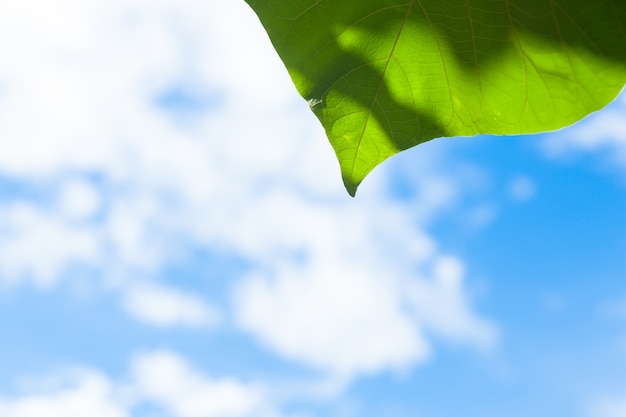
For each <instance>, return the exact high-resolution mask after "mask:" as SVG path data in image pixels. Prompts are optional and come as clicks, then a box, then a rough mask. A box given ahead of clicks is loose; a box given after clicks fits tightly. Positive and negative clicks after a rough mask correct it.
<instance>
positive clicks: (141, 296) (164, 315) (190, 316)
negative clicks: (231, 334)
mask: <svg viewBox="0 0 626 417" xmlns="http://www.w3.org/2000/svg"><path fill="white" fill-rule="evenodd" d="M125 291H126V292H125V295H124V307H125V308H126V310H127V311H128V312H129V313H130V314H131V315H132V316H134V317H135V318H137V319H139V320H142V321H144V322H146V323H149V324H153V325H155V326H163V327H167V326H175V325H183V326H190V327H206V326H214V325H216V324H217V323H218V321H219V317H218V313H217V311H216V310H215V309H214V308H213V307H211V306H209V305H208V304H207V303H206V302H205V301H204V300H203V299H201V298H200V297H197V296H195V295H193V294H186V293H184V292H182V291H179V290H177V289H174V288H166V287H161V286H157V285H154V284H143V285H141V284H140V285H135V286H131V287H130V288H127V289H126V290H125Z"/></svg>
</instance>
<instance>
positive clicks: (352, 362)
mask: <svg viewBox="0 0 626 417" xmlns="http://www.w3.org/2000/svg"><path fill="white" fill-rule="evenodd" d="M0 57H1V61H0V145H1V148H0V416H2V417H44V416H46V417H84V416H91V417H131V416H132V417H226V416H228V417H248V416H260V417H265V416H267V417H287V416H293V417H295V416H298V417H305V416H306V417H313V416H330V417H334V416H336V417H352V416H355V417H356V416H359V417H360V416H363V417H367V416H377V417H384V416H419V417H453V416H461V415H468V416H473V415H476V416H482V417H490V416H493V417H496V416H498V417H501V416H508V417H516V416H529V415H532V416H534V417H543V416H545V417H548V416H549V417H553V416H555V415H568V416H580V417H624V416H626V378H624V377H623V375H626V280H625V279H624V278H625V277H624V276H625V273H626V256H625V255H624V254H626V216H624V213H626V96H624V95H622V96H621V97H620V98H618V99H617V100H616V101H615V102H614V103H613V104H611V105H610V106H609V107H607V108H606V109H604V110H602V111H601V112H598V113H596V114H594V115H592V116H591V117H589V118H587V119H586V120H584V121H583V122H581V123H579V124H577V125H575V126H573V127H570V128H568V129H564V130H562V131H559V132H556V133H551V134H545V135H537V136H529V137H510V138H497V137H480V138H474V139H445V140H437V141H433V142H430V143H428V144H425V145H421V146H419V147H417V148H415V149H412V150H410V151H408V152H405V153H404V154H402V155H399V156H397V157H394V158H392V159H391V160H390V161H388V162H387V163H385V164H384V165H383V166H381V167H380V168H378V169H376V170H375V171H374V173H372V175H371V176H370V177H368V178H367V179H366V181H365V182H364V183H363V185H362V186H361V188H360V190H359V193H358V195H357V197H356V198H355V199H353V198H350V197H349V196H348V195H347V193H346V192H345V190H344V189H343V187H342V185H341V181H340V175H339V169H338V166H337V163H336V161H335V158H334V155H333V152H332V150H331V148H330V146H329V145H328V143H327V140H326V138H325V137H324V133H323V131H322V129H321V127H320V126H319V124H318V122H317V121H316V120H315V118H314V116H313V115H312V114H311V113H310V111H309V109H308V106H307V104H306V102H304V101H303V100H302V99H301V98H300V97H299V96H298V95H297V94H296V92H295V90H294V88H293V86H292V85H291V83H290V80H289V78H288V76H287V73H286V71H285V70H284V68H283V66H282V64H281V63H280V61H279V60H278V58H277V57H276V55H275V53H274V52H273V50H272V49H271V46H270V44H269V41H268V40H267V38H266V36H265V34H264V33H263V31H262V28H261V27H260V25H259V23H258V22H257V20H256V18H255V16H254V15H253V13H252V12H251V11H250V10H249V9H248V7H247V6H246V4H245V3H244V2H243V1H235V0H209V1H193V0H177V1H173V0H159V1H146V0H135V1H132V2H128V1H122V0H107V1H104V0H92V1H87V2H85V1H79V0H56V1H53V2H45V1H37V0H22V1H19V2H8V1H0Z"/></svg>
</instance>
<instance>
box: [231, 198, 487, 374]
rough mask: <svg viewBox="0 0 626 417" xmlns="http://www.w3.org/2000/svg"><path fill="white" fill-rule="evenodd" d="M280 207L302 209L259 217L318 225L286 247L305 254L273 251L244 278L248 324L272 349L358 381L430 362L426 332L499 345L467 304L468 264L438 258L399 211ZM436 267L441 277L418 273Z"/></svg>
mask: <svg viewBox="0 0 626 417" xmlns="http://www.w3.org/2000/svg"><path fill="white" fill-rule="evenodd" d="M276 198H281V200H282V199H284V197H276ZM281 206H282V207H297V210H295V211H294V212H293V213H285V212H282V211H273V212H272V211H270V210H263V211H261V212H260V213H257V214H258V215H259V216H261V217H262V218H264V219H265V220H266V221H269V224H272V225H278V226H279V227H280V229H281V230H283V231H288V230H289V227H290V225H292V224H297V223H299V222H302V221H304V222H306V223H308V224H309V225H311V227H309V228H306V229H304V230H305V231H306V232H305V233H308V234H309V235H308V236H307V235H306V234H304V233H302V232H301V234H300V236H299V239H301V241H299V240H293V238H294V237H298V235H295V236H294V235H293V234H290V237H291V240H289V241H288V244H286V245H285V247H287V248H292V250H298V249H303V251H304V253H305V254H306V256H305V257H304V259H299V258H298V257H292V258H289V257H287V256H284V255H283V256H282V257H280V256H279V255H276V254H268V255H267V256H273V257H274V259H275V261H274V263H273V265H272V266H271V267H270V269H269V270H268V271H265V273H259V272H256V273H254V274H253V275H252V276H250V277H248V278H247V279H245V280H244V281H243V282H242V284H241V285H240V286H239V288H238V291H237V292H236V296H235V305H236V311H237V315H238V321H239V323H240V325H241V326H242V327H243V328H244V329H247V330H249V331H251V332H252V333H253V334H256V335H257V336H258V337H259V338H260V339H261V340H262V341H263V342H264V343H265V344H266V345H267V346H270V347H271V348H273V349H275V350H277V351H278V352H279V353H281V354H283V355H285V356H286V357H288V358H291V359H294V360H298V361H301V362H303V363H305V364H308V365H310V366H313V367H318V368H321V369H323V370H327V371H329V372H331V373H332V374H335V375H338V376H341V377H343V378H346V379H350V378H351V377H354V376H356V375H358V374H361V373H371V372H378V371H381V370H383V369H386V368H390V367H391V368H396V369H403V368H406V367H408V366H411V365H413V364H415V363H419V362H423V361H424V360H426V359H427V358H428V356H429V352H430V350H431V344H430V343H429V342H428V341H427V340H426V336H425V330H428V331H434V332H437V333H439V334H441V335H444V336H445V337H447V338H452V339H454V340H458V341H461V342H466V343H471V344H476V345H479V346H481V347H488V346H492V345H493V342H494V340H495V332H494V329H493V328H492V326H491V325H490V324H488V323H487V322H485V321H484V320H482V319H480V318H478V317H477V316H476V315H475V314H473V313H472V311H471V309H470V307H469V303H468V299H467V296H466V295H465V294H464V289H463V284H462V278H463V273H462V271H461V266H460V262H459V261H458V260H456V259H454V258H450V257H440V256H439V255H438V254H437V251H436V248H435V246H434V243H433V241H432V240H431V239H430V238H428V237H427V236H426V235H424V234H422V233H420V232H419V231H418V230H415V229H412V228H407V227H406V226H405V225H406V224H410V223H411V219H410V217H408V216H407V213H405V212H403V211H402V210H400V209H399V207H394V206H393V205H391V204H388V203H385V204H378V203H371V204H368V205H363V206H361V207H360V208H359V209H355V208H353V207H342V206H334V207H333V208H332V209H326V208H324V207H321V208H320V207H315V206H314V205H311V204H306V203H305V204H302V203H300V204H296V203H291V204H274V203H269V204H268V206H267V207H268V208H269V207H281ZM338 230H340V231H341V233H340V234H338V233H337V232H336V231H338ZM372 242H377V243H378V244H377V245H372ZM307 244H308V245H310V247H308V249H307V246H306V245H307ZM251 246H252V245H251ZM262 249H263V248H262V247H261V246H260V244H259V247H258V248H257V250H262ZM429 267H434V270H435V271H434V272H433V273H429V274H427V275H424V274H422V273H421V272H420V271H423V270H425V269H427V268H429Z"/></svg>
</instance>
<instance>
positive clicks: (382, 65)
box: [246, 0, 626, 195]
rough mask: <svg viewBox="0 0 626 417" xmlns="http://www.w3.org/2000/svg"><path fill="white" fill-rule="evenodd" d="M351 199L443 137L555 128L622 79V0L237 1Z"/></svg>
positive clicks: (625, 47) (625, 7) (602, 100)
mask: <svg viewBox="0 0 626 417" xmlns="http://www.w3.org/2000/svg"><path fill="white" fill-rule="evenodd" d="M246 1H247V3H248V4H249V5H250V6H251V7H252V8H253V9H254V10H255V12H256V13H257V15H258V16H259V18H260V20H261V22H262V23H263V25H264V27H265V29H266V30H267V32H268V34H269V36H270V38H271V40H272V43H273V44H274V47H275V48H276V50H277V51H278V53H279V55H280V57H281V58H282V60H283V62H284V63H285V65H286V66H287V68H288V70H289V72H290V74H291V77H292V79H293V81H294V83H295V85H296V87H297V89H298V91H299V92H300V94H301V95H302V96H303V97H304V98H305V99H306V100H307V101H308V102H309V104H310V106H311V109H312V110H313V112H315V114H316V115H317V117H318V118H319V119H320V121H321V122H322V125H323V126H324V129H325V130H326V133H327V135H328V138H329V140H330V142H331V144H332V146H333V148H334V149H335V152H336V154H337V157H338V159H339V163H340V165H341V172H342V176H343V180H344V184H345V186H346V188H347V190H348V192H349V193H350V194H352V195H354V193H355V192H356V188H357V187H358V185H359V184H360V182H361V181H362V180H363V178H365V176H366V175H367V174H368V173H369V172H370V171H371V170H372V169H373V168H374V167H375V166H376V165H378V164H380V163H381V162H382V161H384V160H385V159H387V158H388V157H390V156H391V155H393V154H395V153H397V152H399V151H401V150H404V149H407V148H410V147H412V146H415V145H417V144H419V143H422V142H425V141H427V140H430V139H433V138H436V137H442V136H469V135H476V134H483V133H484V134H505V135H506V134H521V133H534V132H540V131H546V130H553V129H558V128H561V127H563V126H566V125H569V124H571V123H573V122H575V121H577V120H579V119H580V118H582V117H584V116H585V115H587V114H588V113H590V112H592V111H594V110H598V109H600V108H601V107H603V106H604V105H606V104H607V103H608V102H610V101H611V100H612V99H613V98H614V97H615V96H616V95H617V93H618V92H619V91H620V90H621V88H622V87H623V86H624V83H625V82H626V0H594V1H589V0H421V1H420V0H410V1H406V0H342V1H340V0H246Z"/></svg>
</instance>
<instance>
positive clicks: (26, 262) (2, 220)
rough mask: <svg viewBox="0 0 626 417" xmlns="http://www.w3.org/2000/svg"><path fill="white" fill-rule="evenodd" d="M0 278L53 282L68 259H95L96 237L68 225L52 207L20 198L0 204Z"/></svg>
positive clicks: (41, 284)
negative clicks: (17, 200) (30, 202)
mask: <svg viewBox="0 0 626 417" xmlns="http://www.w3.org/2000/svg"><path fill="white" fill-rule="evenodd" d="M0 248H1V249H0V279H4V281H5V282H8V283H16V282H19V281H21V280H23V279H32V281H33V282H34V284H35V285H37V286H38V287H41V288H45V287H49V286H51V285H54V284H55V283H56V282H57V281H58V279H59V277H60V275H61V274H62V273H63V272H64V269H65V268H66V267H67V266H68V263H69V261H74V262H83V263H88V264H95V263H99V262H100V260H99V256H100V254H99V251H98V243H97V237H96V234H95V233H94V230H93V229H92V228H91V227H90V226H88V225H78V226H72V225H70V224H68V223H67V221H65V219H64V218H63V216H62V215H59V213H58V212H55V210H54V209H48V210H46V208H45V207H44V208H42V207H40V206H38V205H34V204H27V203H22V202H17V203H11V204H7V205H0Z"/></svg>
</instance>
